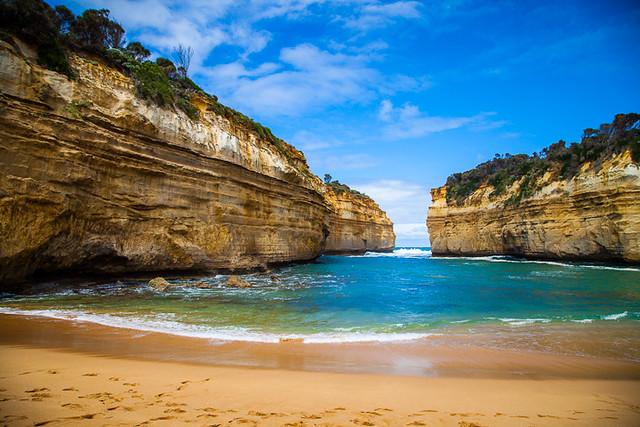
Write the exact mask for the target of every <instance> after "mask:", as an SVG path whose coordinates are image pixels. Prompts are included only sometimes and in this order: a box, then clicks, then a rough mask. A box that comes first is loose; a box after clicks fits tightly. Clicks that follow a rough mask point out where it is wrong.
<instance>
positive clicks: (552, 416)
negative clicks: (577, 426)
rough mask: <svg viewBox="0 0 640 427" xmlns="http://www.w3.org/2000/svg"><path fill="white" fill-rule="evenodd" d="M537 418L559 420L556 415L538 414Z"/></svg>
mask: <svg viewBox="0 0 640 427" xmlns="http://www.w3.org/2000/svg"><path fill="white" fill-rule="evenodd" d="M538 418H555V419H557V420H559V419H560V417H558V416H556V415H549V414H538Z"/></svg>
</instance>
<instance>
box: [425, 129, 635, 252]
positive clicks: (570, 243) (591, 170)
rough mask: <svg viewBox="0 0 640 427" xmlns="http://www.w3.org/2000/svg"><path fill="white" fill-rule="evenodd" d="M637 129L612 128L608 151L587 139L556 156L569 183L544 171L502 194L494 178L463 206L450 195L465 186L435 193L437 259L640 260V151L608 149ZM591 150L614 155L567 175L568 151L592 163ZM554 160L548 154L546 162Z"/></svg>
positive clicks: (605, 137) (519, 179)
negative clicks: (638, 156) (639, 158)
mask: <svg viewBox="0 0 640 427" xmlns="http://www.w3.org/2000/svg"><path fill="white" fill-rule="evenodd" d="M634 120H635V119H634ZM637 124H638V122H637V121H636V122H635V123H631V124H630V125H628V128H627V130H626V131H625V130H624V129H622V130H621V129H618V130H617V131H616V130H615V129H612V128H611V127H607V128H606V129H605V131H606V132H605V133H601V134H600V136H601V140H602V142H603V145H600V146H599V145H595V144H592V145H589V144H587V145H586V146H585V145H584V144H585V141H584V140H583V143H582V144H574V145H572V146H571V147H570V149H569V150H564V152H562V153H560V154H561V156H560V157H559V158H561V159H563V161H564V164H563V166H562V167H563V168H564V171H565V172H564V174H565V176H564V177H562V176H558V173H556V172H555V171H554V169H553V166H551V167H550V168H549V167H548V166H547V170H546V171H545V170H543V169H541V170H542V172H541V173H539V174H537V175H536V174H532V173H531V172H529V173H528V174H527V175H524V176H517V175H516V176H515V177H514V178H512V179H513V182H512V183H510V184H508V185H506V187H505V188H504V189H501V191H497V188H498V189H500V185H499V184H500V179H499V178H497V177H496V176H497V175H495V173H494V175H493V179H489V180H485V181H477V182H481V184H480V185H479V186H478V187H477V188H475V189H474V190H473V191H472V192H471V193H470V194H468V195H466V196H464V198H462V199H460V198H458V200H456V199H455V198H454V197H451V195H449V194H447V192H448V191H455V190H458V191H460V188H461V187H460V186H458V187H456V186H454V185H452V183H448V185H445V186H443V187H440V188H436V189H433V190H432V191H431V196H432V199H433V204H432V205H431V207H430V208H429V215H428V219H427V226H428V228H429V235H430V239H431V246H432V251H433V254H434V255H435V256H437V255H493V254H504V255H514V256H524V257H530V258H544V259H567V260H597V261H621V262H640V170H639V165H638V161H637V160H634V159H633V157H632V152H633V150H635V149H637V146H634V145H628V147H630V148H624V147H623V148H621V149H619V150H613V151H612V149H611V147H612V146H613V144H617V145H616V146H617V147H620V146H622V145H621V144H620V143H618V142H617V141H612V140H611V138H612V135H614V134H615V132H618V135H622V134H621V133H620V132H623V131H624V132H627V131H630V130H633V129H636V130H637ZM607 126H609V125H607ZM601 129H602V128H601ZM624 138H626V139H624V141H623V142H624V143H625V144H638V143H639V142H638V139H637V134H636V133H635V132H634V133H633V134H624ZM591 147H596V148H597V150H596V151H595V152H598V153H599V152H600V151H598V150H601V149H603V148H602V147H605V149H607V150H609V151H610V152H609V153H608V154H606V155H601V156H600V157H597V158H596V156H591V158H592V159H595V160H592V161H583V162H581V163H576V165H577V166H576V167H577V170H576V171H575V173H574V174H572V175H571V176H566V175H568V174H567V172H566V170H567V168H569V167H570V165H571V164H570V158H571V156H570V153H571V150H574V151H575V152H580V153H582V154H583V157H585V158H588V157H589V155H588V151H587V155H586V156H584V153H585V150H591ZM551 148H553V146H552V147H551ZM555 148H558V147H555ZM560 148H561V149H564V143H562V147H560ZM592 151H593V150H592ZM552 157H553V152H552V151H550V152H549V153H547V157H546V160H545V161H546V162H547V163H549V159H551V158H552ZM530 159H532V158H530ZM533 160H534V161H536V162H538V163H539V164H542V165H544V164H545V163H543V162H542V160H540V159H539V158H538V159H536V158H533ZM551 164H552V165H553V163H551ZM568 165H569V166H568ZM493 166H495V165H493ZM494 172H495V169H494ZM491 181H492V182H491ZM502 185H503V186H504V182H503V183H502ZM525 187H527V190H526V191H525V190H524V189H525Z"/></svg>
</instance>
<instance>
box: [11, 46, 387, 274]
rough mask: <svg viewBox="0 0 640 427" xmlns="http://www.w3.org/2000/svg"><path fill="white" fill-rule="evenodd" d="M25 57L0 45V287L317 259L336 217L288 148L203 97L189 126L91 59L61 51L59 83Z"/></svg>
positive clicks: (25, 51)
mask: <svg viewBox="0 0 640 427" xmlns="http://www.w3.org/2000/svg"><path fill="white" fill-rule="evenodd" d="M34 57H35V55H34V54H33V52H30V50H29V48H28V47H26V46H23V45H22V44H21V43H20V42H19V41H17V40H16V41H15V44H8V43H5V42H0V90H1V94H0V236H1V237H2V238H1V239H0V284H9V283H14V282H17V281H20V280H24V279H25V278H28V277H32V276H37V277H40V278H48V277H50V275H51V274H54V273H62V274H71V273H74V274H75V273H105V274H113V273H131V272H138V271H139V272H150V271H168V270H171V271H184V270H190V271H194V270H211V269H244V268H252V267H258V266H263V265H265V264H271V263H280V262H289V261H300V260H310V259H313V258H315V257H317V256H318V255H320V254H321V252H322V250H323V249H324V246H325V240H326V237H327V230H331V229H332V227H330V226H329V223H330V217H331V218H333V216H334V214H335V213H336V211H335V210H334V206H333V205H331V206H329V204H328V203H327V201H326V200H325V198H324V195H323V193H324V186H323V184H322V182H321V181H320V179H319V178H317V177H316V176H315V175H313V174H312V173H311V172H310V171H309V169H308V167H307V164H306V161H305V158H304V156H303V155H302V153H300V152H299V151H298V150H296V149H295V148H293V147H292V146H290V145H288V144H286V143H284V142H282V141H280V142H281V143H279V144H274V143H272V142H269V141H266V140H264V139H262V138H260V137H259V136H258V135H257V134H256V133H253V132H251V131H248V130H246V129H245V128H243V127H240V126H237V125H236V124H234V123H233V122H232V121H230V120H227V119H225V118H224V117H222V116H220V115H218V114H216V113H215V112H214V111H211V109H210V108H208V107H209V104H208V100H207V98H206V97H204V96H202V97H200V98H199V97H198V96H196V95H194V99H193V100H192V101H193V104H194V105H195V106H197V108H198V110H199V113H198V114H199V118H198V119H196V120H194V119H191V118H189V117H188V116H187V115H186V114H184V113H182V112H180V111H174V110H172V109H168V108H161V107H159V106H157V105H154V104H152V103H149V102H147V101H145V100H143V99H141V98H139V97H138V96H137V95H136V91H135V88H134V84H133V82H132V80H131V79H130V78H129V77H127V76H125V75H124V74H122V73H120V72H119V71H117V70H115V69H113V68H109V67H107V66H105V65H103V64H101V63H99V62H95V61H92V60H89V59H86V58H82V57H79V56H72V58H71V61H72V65H73V68H74V70H75V73H76V74H77V76H76V78H75V79H73V80H70V79H68V78H67V77H65V76H63V75H61V74H58V73H55V72H52V71H49V70H47V69H44V68H42V67H40V66H38V65H36V63H35V59H34ZM338 215H339V216H342V214H341V213H338ZM345 215H346V216H347V217H348V216H349V214H345ZM357 220H358V221H360V220H361V218H360V217H358V218H357ZM359 224H360V223H359ZM361 225H362V226H363V227H364V228H365V229H366V224H361ZM373 228H374V229H376V230H377V228H378V223H377V222H376V223H374V224H373ZM361 232H362V233H364V234H366V233H367V232H366V230H365V231H362V230H361ZM337 233H342V231H340V232H337ZM364 234H363V235H364ZM374 234H375V232H374ZM336 236H337V234H333V235H332V237H333V238H334V240H335V241H336V242H339V241H340V237H336ZM349 245H351V242H349Z"/></svg>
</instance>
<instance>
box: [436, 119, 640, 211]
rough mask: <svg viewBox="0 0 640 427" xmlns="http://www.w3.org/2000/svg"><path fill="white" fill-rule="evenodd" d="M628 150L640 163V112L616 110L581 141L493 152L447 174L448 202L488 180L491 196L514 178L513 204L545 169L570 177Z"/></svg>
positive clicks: (525, 195)
mask: <svg viewBox="0 0 640 427" xmlns="http://www.w3.org/2000/svg"><path fill="white" fill-rule="evenodd" d="M627 150H628V151H630V152H631V157H632V159H633V161H634V162H635V163H640V114H636V113H629V114H618V115H616V116H615V118H614V120H613V122H612V123H605V124H602V125H600V127H599V128H598V129H592V128H588V129H585V130H584V136H583V137H582V140H581V142H580V143H575V142H574V143H572V144H570V145H569V146H567V144H566V143H565V142H564V141H558V142H556V143H554V144H551V145H550V146H548V147H546V148H545V149H544V150H542V152H541V153H540V154H538V153H533V155H527V154H517V155H510V154H505V155H504V156H502V155H499V154H496V156H495V157H494V158H493V159H492V160H490V161H488V162H484V163H481V164H479V165H478V166H476V167H475V168H473V169H471V170H468V171H466V172H462V173H455V174H453V175H451V176H449V177H448V178H447V183H446V189H447V203H450V204H457V205H460V204H462V203H463V202H464V201H465V199H466V198H467V197H469V196H470V195H471V194H473V192H475V191H476V190H477V189H478V188H480V186H482V185H487V184H488V185H490V186H492V187H493V192H492V194H491V196H492V197H497V196H500V195H502V194H504V193H505V191H506V190H507V188H509V187H510V186H511V185H512V184H513V183H514V182H516V181H521V182H520V187H519V189H518V190H517V192H516V193H515V194H514V195H513V196H511V197H510V198H509V199H508V200H507V202H506V203H507V205H516V204H518V203H520V201H522V200H525V199H527V198H529V197H531V196H532V195H533V194H534V193H535V192H536V191H537V190H539V188H538V186H539V185H540V178H541V177H542V176H543V175H544V174H545V173H547V172H550V173H551V175H552V177H553V178H556V179H569V178H572V177H573V176H575V175H576V174H577V173H578V171H579V170H580V168H581V167H582V166H583V165H584V164H585V163H587V162H589V163H592V164H594V165H595V166H596V168H598V167H600V166H601V165H602V163H603V162H604V161H605V160H607V159H610V158H611V157H612V156H614V155H616V154H619V153H622V152H624V151H627Z"/></svg>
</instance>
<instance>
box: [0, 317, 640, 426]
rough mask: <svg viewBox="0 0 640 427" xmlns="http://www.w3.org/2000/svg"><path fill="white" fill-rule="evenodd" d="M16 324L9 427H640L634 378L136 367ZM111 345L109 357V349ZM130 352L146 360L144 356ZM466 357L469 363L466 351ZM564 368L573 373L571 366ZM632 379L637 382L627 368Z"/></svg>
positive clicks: (7, 390)
mask: <svg viewBox="0 0 640 427" xmlns="http://www.w3.org/2000/svg"><path fill="white" fill-rule="evenodd" d="M12 319H13V320H12V321H11V322H13V323H11V322H7V321H6V318H5V319H4V321H3V322H2V323H1V326H2V327H3V328H4V329H0V331H2V332H0V338H2V339H1V342H2V344H0V422H2V423H4V424H6V425H11V426H13V425H17V426H22V425H29V426H31V425H87V426H89V425H92V426H93V425H101V426H102V425H108V426H111V425H123V426H130V425H166V426H174V425H183V424H189V425H196V426H200V425H202V426H212V425H213V426H216V425H217V426H223V425H225V426H226V425H243V426H247V425H248V426H252V425H259V426H361V425H365V426H374V425H375V426H378V425H379V426H422V425H428V426H458V427H460V426H467V427H469V426H532V425H533V426H538V425H540V426H567V425H568V426H571V425H575V426H634V425H640V381H638V380H632V379H604V377H603V379H597V378H593V377H591V378H589V376H585V377H583V378H580V377H575V375H573V374H572V375H571V378H562V379H560V378H551V379H550V378H547V379H535V378H534V377H531V376H525V377H524V378H518V377H517V376H514V375H512V376H511V377H509V378H500V377H491V376H482V377H470V376H468V375H464V370H463V371H459V372H460V375H447V376H439V377H426V376H406V375H405V376H397V375H382V374H354V373H331V372H309V371H305V370H290V369H257V368H247V367H245V368H242V367H223V366H213V365H211V364H204V363H186V362H172V361H167V360H156V358H155V357H153V355H151V357H149V358H148V359H134V358H132V357H130V356H128V355H126V354H125V353H126V351H123V350H122V349H123V348H126V347H122V346H121V345H122V343H121V342H119V341H122V340H123V336H126V335H121V334H123V333H124V332H122V331H120V330H111V331H110V328H104V327H95V326H93V325H86V324H84V325H80V326H77V325H76V326H74V327H68V328H67V329H65V328H63V327H60V325H61V324H64V325H67V326H69V324H70V322H63V323H61V322H53V323H52V324H53V325H57V326H58V328H57V329H58V330H59V334H60V335H64V336H65V337H66V338H65V339H66V340H67V341H65V342H66V344H65V345H60V347H61V348H58V349H54V348H51V347H52V346H51V345H50V344H46V345H45V344H44V343H47V342H50V340H49V338H51V335H52V334H54V333H52V332H51V328H49V329H48V328H46V327H41V328H39V329H37V328H35V327H34V326H36V325H38V323H37V322H36V323H34V322H33V321H30V320H28V319H24V318H20V317H12ZM40 322H41V323H40V325H42V322H43V321H42V320H41V321H40ZM10 325H13V326H12V331H14V332H15V331H16V330H18V331H22V332H23V333H22V336H24V335H25V334H26V335H29V334H31V335H30V338H29V341H30V344H27V343H24V342H23V343H18V342H16V339H14V338H11V331H10V330H9V328H8V327H9V326H10ZM19 325H22V327H23V328H22V329H20V328H19V327H18V326H19ZM74 328H78V329H82V330H84V331H85V333H89V334H91V335H92V336H94V338H95V339H96V340H100V341H101V342H102V346H98V347H97V348H96V349H95V351H94V352H90V351H87V350H86V349H85V350H83V351H70V350H69V348H72V347H73V345H71V343H72V342H73V341H74V339H75V340H82V339H83V338H82V334H80V333H79V332H78V331H77V330H76V329H74ZM27 329H29V330H31V332H29V333H27V332H26V331H27ZM38 330H39V331H40V333H41V335H40V336H39V338H38V333H37V331H38ZM74 331H75V332H74ZM126 333H128V334H129V336H128V338H126V340H128V341H130V342H135V341H136V339H135V338H133V335H132V333H133V332H132V331H128V332H126ZM156 335H157V336H155V337H146V338H143V341H142V342H143V343H148V344H149V343H151V342H152V341H150V340H151V339H153V340H155V341H157V342H156V343H155V344H154V345H155V346H156V347H154V350H153V351H154V352H156V351H158V350H157V346H160V345H161V344H160V342H164V345H165V351H164V354H174V353H173V348H172V346H175V345H176V344H180V345H183V346H185V347H188V346H194V347H201V348H203V349H207V351H209V352H215V351H216V349H215V348H216V347H215V346H211V345H210V344H209V345H205V343H204V342H203V341H198V340H192V341H184V340H183V341H180V340H176V339H175V338H172V337H170V336H165V335H162V334H156ZM144 339H146V340H147V341H144ZM163 339H164V341H162V340H163ZM96 342H97V341H96ZM110 343H111V344H112V345H113V349H115V350H114V351H106V350H105V349H108V348H109V346H110ZM128 348H129V350H131V349H132V348H135V349H136V352H137V353H138V354H140V356H144V354H142V353H144V350H143V348H141V347H128ZM235 348H236V350H238V351H240V349H241V347H240V346H237V347H235ZM268 348H272V349H276V348H277V349H280V350H279V351H280V354H284V353H286V351H287V349H290V350H291V351H292V352H293V353H295V352H297V351H298V350H299V349H300V348H306V347H305V344H300V343H282V344H274V345H272V346H271V347H259V349H260V351H261V352H266V351H268V350H267V349H268ZM330 348H332V349H333V351H340V349H341V348H342V349H347V348H348V347H346V346H343V347H340V346H333V347H330ZM380 348H384V347H380ZM459 351H460V352H462V351H463V350H460V349H459ZM466 353H467V354H466V357H467V358H470V359H473V358H474V354H475V353H474V350H473V349H467V351H466ZM107 354H108V356H107ZM176 354H178V353H176ZM485 357H486V355H485V356H482V355H481V354H480V355H479V358H478V362H477V363H478V364H482V363H488V362H487V361H486V359H485ZM523 357H525V358H532V357H534V356H532V355H523ZM541 357H543V356H541ZM534 358H535V357H534ZM543 360H544V359H543ZM570 360H571V359H567V361H570ZM400 362H401V361H399V363H400ZM501 363H503V362H501ZM591 366H592V368H594V369H597V367H598V366H599V365H597V364H594V365H591ZM566 367H567V370H569V371H570V368H571V366H570V363H568V362H567V363H566ZM299 368H302V369H303V368H304V366H299ZM452 372H453V371H452ZM612 372H618V371H612ZM618 373H619V372H618ZM629 375H630V377H631V376H634V372H633V370H631V371H629ZM605 377H606V375H605Z"/></svg>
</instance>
